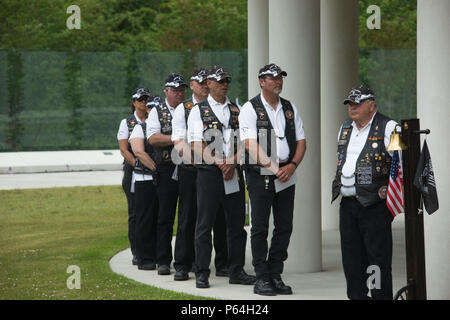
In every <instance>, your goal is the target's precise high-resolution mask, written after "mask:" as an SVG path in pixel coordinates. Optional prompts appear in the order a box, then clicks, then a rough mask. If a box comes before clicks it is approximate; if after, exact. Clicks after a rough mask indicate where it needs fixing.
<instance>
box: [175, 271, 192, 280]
mask: <svg viewBox="0 0 450 320" xmlns="http://www.w3.org/2000/svg"><path fill="white" fill-rule="evenodd" d="M173 280H175V281H184V280H189V272H187V271H184V270H178V271H177V272H175V275H174V277H173Z"/></svg>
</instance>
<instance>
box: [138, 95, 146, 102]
mask: <svg viewBox="0 0 450 320" xmlns="http://www.w3.org/2000/svg"><path fill="white" fill-rule="evenodd" d="M136 100H137V101H139V102H143V101H145V102H147V100H148V97H147V96H142V97H140V98H138V99H136Z"/></svg>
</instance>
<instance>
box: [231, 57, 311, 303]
mask: <svg viewBox="0 0 450 320" xmlns="http://www.w3.org/2000/svg"><path fill="white" fill-rule="evenodd" d="M285 76H287V73H286V71H283V70H281V68H280V67H278V66H277V65H276V64H273V63H272V64H268V65H266V66H264V67H263V68H261V69H260V70H259V73H258V78H259V85H260V87H261V94H258V95H257V96H256V97H254V98H253V99H251V100H250V101H248V102H246V103H245V104H244V105H243V107H242V110H241V114H240V115H239V123H240V131H241V140H242V141H243V142H244V143H245V149H246V157H245V168H246V171H245V173H246V179H247V188H248V192H249V197H250V203H251V218H252V220H251V225H252V228H251V245H252V255H253V266H254V268H255V272H256V278H257V281H256V283H255V286H254V289H253V291H254V293H256V294H260V295H268V296H272V295H276V294H292V288H291V287H290V286H287V285H285V284H284V282H283V280H282V279H281V274H282V272H283V264H284V261H285V260H286V259H287V250H288V245H289V240H290V236H291V233H292V219H293V212H294V196H295V179H296V176H295V170H296V169H297V166H298V165H299V164H300V162H301V161H302V159H303V156H304V154H305V151H306V139H305V133H304V130H303V122H302V119H301V118H300V116H299V114H298V112H297V108H296V107H295V105H293V104H292V103H291V102H289V101H288V100H285V99H283V98H281V97H280V96H279V95H280V93H281V91H282V89H283V77H285ZM271 209H273V222H274V226H275V228H274V230H273V235H272V241H271V245H270V248H268V244H267V236H268V230H269V216H270V211H271Z"/></svg>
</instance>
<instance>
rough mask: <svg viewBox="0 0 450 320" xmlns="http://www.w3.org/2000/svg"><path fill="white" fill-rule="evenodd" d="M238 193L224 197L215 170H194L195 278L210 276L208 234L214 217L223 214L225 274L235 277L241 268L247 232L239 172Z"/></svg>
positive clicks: (200, 168) (212, 168)
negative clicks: (226, 270)
mask: <svg viewBox="0 0 450 320" xmlns="http://www.w3.org/2000/svg"><path fill="white" fill-rule="evenodd" d="M239 187H240V191H239V192H235V193H232V194H229V195H225V188H224V182H223V174H222V171H221V170H220V169H219V168H217V167H215V166H208V167H207V168H202V167H199V168H198V169H197V203H198V211H197V223H196V227H195V264H196V269H197V270H196V274H197V275H199V274H202V273H205V274H207V275H209V273H210V270H209V265H210V262H211V251H212V236H211V230H212V227H213V226H214V224H215V223H216V220H217V216H218V214H219V212H220V210H222V208H223V211H224V212H225V220H226V229H227V244H228V272H229V274H230V276H233V275H235V274H236V273H238V272H240V271H241V270H243V268H244V264H245V246H246V241H247V232H246V231H245V229H244V223H245V191H244V179H243V176H242V172H241V171H239Z"/></svg>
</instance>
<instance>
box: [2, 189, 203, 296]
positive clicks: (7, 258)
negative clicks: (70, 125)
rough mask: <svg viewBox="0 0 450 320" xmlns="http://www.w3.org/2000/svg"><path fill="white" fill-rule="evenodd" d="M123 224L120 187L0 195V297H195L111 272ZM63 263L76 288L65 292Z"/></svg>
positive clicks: (123, 238)
mask: <svg viewBox="0 0 450 320" xmlns="http://www.w3.org/2000/svg"><path fill="white" fill-rule="evenodd" d="M127 219H128V214H127V208H126V199H125V195H124V193H123V191H122V189H121V187H120V186H101V187H74V188H53V189H28V190H2V191H0V299H165V300H169V299H170V300H172V299H203V298H201V297H196V296H192V295H187V294H180V293H176V292H172V291H168V290H162V289H157V288H154V287H151V286H148V285H144V284H141V283H139V282H136V281H134V280H130V279H127V278H125V277H123V276H120V275H117V274H115V273H113V272H112V271H111V269H110V268H109V260H110V258H111V257H112V256H114V255H115V254H116V253H117V252H119V251H121V250H123V249H125V248H128V247H129V242H128V238H127ZM130 263H131V262H130ZM70 265H77V266H79V267H80V270H81V289H79V290H77V289H73V290H70V289H68V288H67V284H66V281H67V279H68V277H69V276H71V274H68V273H67V267H68V266H70Z"/></svg>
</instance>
